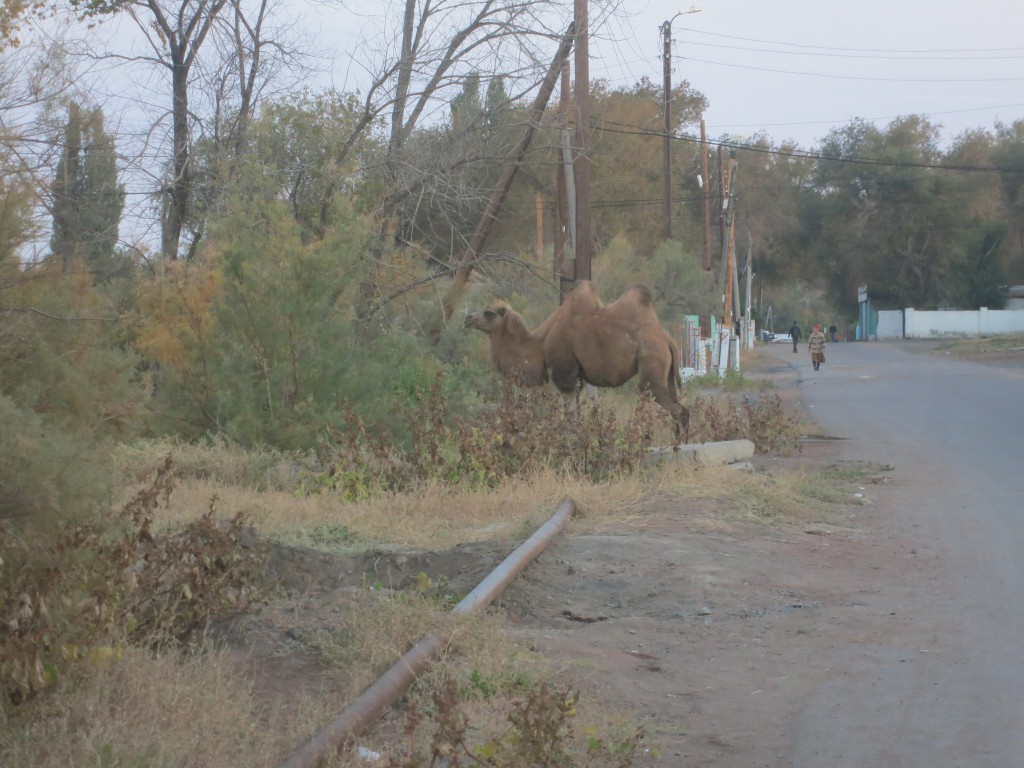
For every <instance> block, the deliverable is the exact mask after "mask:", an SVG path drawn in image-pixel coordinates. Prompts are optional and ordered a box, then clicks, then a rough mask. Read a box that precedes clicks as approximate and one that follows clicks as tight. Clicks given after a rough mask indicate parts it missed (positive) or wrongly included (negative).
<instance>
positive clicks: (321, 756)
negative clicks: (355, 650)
mask: <svg viewBox="0 0 1024 768" xmlns="http://www.w3.org/2000/svg"><path fill="white" fill-rule="evenodd" d="M575 511H576V504H575V502H574V501H573V500H572V499H565V500H564V501H563V502H562V503H561V504H560V505H559V507H558V510H557V511H556V512H555V514H554V515H553V516H552V517H551V519H550V520H548V521H547V522H546V523H544V525H542V526H541V527H540V528H538V529H537V530H536V531H535V532H534V534H533V535H532V536H531V537H530V538H529V539H527V540H526V541H524V542H523V543H522V544H520V545H519V546H518V547H517V548H516V549H515V551H514V552H512V554H510V555H509V556H508V557H506V558H505V559H504V560H503V561H502V562H501V564H500V565H499V566H498V567H497V568H495V569H494V570H493V571H491V573H490V574H488V576H487V578H485V579H484V580H483V581H481V582H480V583H479V584H478V585H477V586H476V588H475V589H474V590H473V591H472V592H470V593H469V594H468V595H466V596H465V597H464V598H463V599H462V601H461V602H460V603H459V604H458V605H456V606H455V607H454V608H453V609H452V612H453V613H473V612H474V611H477V610H479V609H481V608H486V607H487V606H488V605H490V604H491V603H492V602H493V601H494V599H495V598H496V597H498V596H499V595H500V594H501V593H502V592H503V591H504V590H505V587H507V586H508V585H509V584H510V583H511V582H512V580H513V579H514V578H515V577H516V576H518V575H519V574H520V573H521V572H522V570H523V569H524V568H525V567H526V566H527V565H529V563H530V561H532V560H533V559H534V558H535V557H537V555H539V554H540V553H541V552H542V551H544V548H545V547H547V545H548V544H550V543H551V541H552V540H553V539H554V538H555V536H557V535H558V534H559V533H561V532H562V530H563V529H564V528H565V524H566V523H567V522H568V521H569V518H570V517H572V515H573V514H574V513H575ZM446 642H447V638H446V637H444V636H442V635H430V636H428V637H425V638H423V639H422V640H420V641H419V642H418V643H416V645H414V646H413V647H412V648H411V649H410V650H409V651H407V652H406V654H405V655H404V656H402V658H401V659H399V660H398V662H397V663H396V664H395V665H394V666H392V667H391V669H389V670H388V671H387V672H385V673H384V674H383V675H382V676H381V677H380V678H379V679H378V680H377V682H375V683H374V684H373V685H371V686H370V687H369V688H367V689H366V690H365V691H363V693H362V694H360V696H359V698H357V699H356V700H355V701H354V702H352V703H351V704H350V705H349V706H348V707H346V708H345V710H344V711H343V712H342V713H341V714H340V715H338V717H337V718H335V719H334V720H333V721H332V722H330V723H328V724H327V726H325V727H324V728H323V729H322V730H321V731H320V732H319V733H318V734H316V735H315V736H314V737H313V738H312V739H310V740H309V741H308V742H306V744H305V745H304V746H303V747H302V749H300V750H299V751H298V752H297V753H295V754H294V755H293V756H292V757H291V758H290V759H289V760H288V761H287V762H285V763H283V764H282V765H281V768H322V766H323V765H325V764H326V762H327V760H328V759H329V757H330V756H331V754H332V753H338V752H340V751H341V750H342V749H344V748H345V746H346V745H348V744H349V743H351V741H352V740H353V739H354V738H355V737H356V736H357V735H358V734H359V733H360V732H361V731H363V730H364V729H365V728H367V727H368V726H369V725H371V724H372V723H373V722H374V721H375V720H376V719H377V718H378V717H380V716H381V714H383V712H384V710H386V709H387V708H388V707H389V706H391V704H392V703H393V702H394V701H395V699H397V698H398V697H399V696H401V695H402V694H403V693H404V692H405V690H406V689H407V688H408V687H409V686H410V685H412V682H413V681H414V680H415V679H416V677H417V676H418V675H419V674H420V673H421V672H423V671H424V670H426V669H427V668H428V667H429V666H430V663H431V661H433V660H434V659H435V658H436V657H437V656H438V655H439V654H440V652H441V650H442V649H443V648H444V646H445V643H446Z"/></svg>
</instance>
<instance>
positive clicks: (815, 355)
mask: <svg viewBox="0 0 1024 768" xmlns="http://www.w3.org/2000/svg"><path fill="white" fill-rule="evenodd" d="M807 349H808V351H809V352H810V353H811V362H812V363H813V364H814V370H816V371H818V370H821V364H822V363H824V362H825V334H824V333H822V332H821V326H820V325H816V326H814V330H813V331H812V332H811V335H810V337H808V339H807Z"/></svg>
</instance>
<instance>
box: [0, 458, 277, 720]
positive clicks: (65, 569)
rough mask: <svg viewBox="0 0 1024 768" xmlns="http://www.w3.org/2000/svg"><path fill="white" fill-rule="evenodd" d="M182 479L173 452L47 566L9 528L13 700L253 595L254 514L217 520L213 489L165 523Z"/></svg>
mask: <svg viewBox="0 0 1024 768" xmlns="http://www.w3.org/2000/svg"><path fill="white" fill-rule="evenodd" d="M173 486H174V474H173V471H172V464H171V460H170V458H169V457H168V458H167V459H166V460H165V461H164V464H163V466H161V467H160V468H159V469H158V470H157V472H156V475H155V477H154V479H153V481H152V483H151V484H150V486H149V487H148V488H144V489H143V490H141V491H139V492H138V493H137V494H136V495H135V497H134V498H133V499H132V500H131V501H129V502H128V503H127V504H126V505H125V506H124V507H123V508H122V509H121V510H119V511H118V512H115V513H114V514H113V515H112V519H111V520H110V521H107V522H106V523H105V524H104V525H100V524H99V523H95V524H91V525H76V526H69V527H67V528H66V529H65V530H64V531H63V532H62V533H60V534H59V535H58V536H57V538H56V539H55V541H54V542H53V543H52V544H51V545H50V547H49V550H50V559H49V562H48V563H47V564H46V565H45V566H43V567H33V566H32V565H31V563H29V562H26V561H25V560H24V559H23V558H19V554H20V553H21V551H22V550H25V549H27V544H26V543H25V542H23V541H20V540H19V539H17V538H16V537H15V536H13V535H12V534H10V533H9V532H7V531H5V532H4V536H3V539H2V541H0V545H2V555H0V615H2V616H3V617H4V620H3V621H2V622H0V681H2V682H3V684H4V688H5V690H6V691H7V693H8V697H9V701H10V703H11V704H15V705H17V704H19V703H21V702H23V701H24V700H25V699H27V698H28V697H30V696H31V695H32V694H34V693H36V692H38V691H39V690H41V689H42V688H44V687H47V686H48V685H52V684H53V683H54V682H55V681H56V679H57V677H58V676H59V673H60V671H61V669H62V668H63V667H64V666H66V665H67V664H68V663H70V662H73V661H76V660H79V659H83V658H88V659H93V658H95V657H96V656H97V655H99V656H110V655H116V653H117V651H116V649H115V646H116V645H117V644H119V643H122V642H124V643H130V644H141V645H146V646H159V645H163V644H165V643H167V642H169V641H173V640H174V639H175V638H178V637H180V636H182V635H183V634H184V633H185V632H186V631H188V630H190V629H192V628H193V627H196V626H199V625H201V624H204V623H205V622H206V621H207V620H208V619H209V618H210V617H212V616H215V615H219V614H223V613H225V612H227V611H233V610H242V609H244V607H245V606H246V605H247V604H248V602H249V600H250V599H251V597H252V590H253V583H254V580H255V575H256V573H257V571H258V569H259V567H260V564H261V553H260V551H259V549H258V548H257V547H250V546H243V545H242V542H243V541H244V542H248V541H249V540H250V539H251V538H252V537H251V536H250V535H249V534H248V532H247V526H246V521H245V517H244V516H243V515H237V516H235V517H234V518H233V519H231V520H230V521H228V522H226V523H220V522H218V521H216V520H215V518H214V514H215V510H216V499H214V500H213V501H211V503H210V507H209V509H208V510H207V511H206V513H204V514H203V515H202V516H200V517H199V518H198V519H196V520H194V521H193V522H192V523H190V524H189V525H188V526H186V527H185V529H184V530H182V531H181V532H179V533H177V534H173V535H172V534H170V533H166V532H164V533H159V532H156V531H154V530H153V524H154V514H155V510H156V509H157V508H158V507H159V506H160V505H161V504H163V503H166V500H167V499H168V498H169V496H170V493H171V491H172V489H173ZM18 563H20V565H16V564H18Z"/></svg>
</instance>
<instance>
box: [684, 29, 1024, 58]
mask: <svg viewBox="0 0 1024 768" xmlns="http://www.w3.org/2000/svg"><path fill="white" fill-rule="evenodd" d="M679 29H680V30H681V31H684V32H693V33H694V34H697V35H708V36H709V37H721V38H726V39H729V40H741V41H743V42H746V43H759V44H762V45H782V46H788V47H790V48H814V49H817V50H823V51H847V52H850V53H883V54H894V53H907V54H916V53H1000V52H1003V51H1021V52H1024V48H909V49H898V48H896V49H893V48H838V47H831V46H826V45H805V44H802V43H787V42H780V41H778V40H760V39H758V38H755V37H738V36H736V35H723V34H720V33H718V32H706V31H704V30H700V29H692V28H690V27H680V28H679Z"/></svg>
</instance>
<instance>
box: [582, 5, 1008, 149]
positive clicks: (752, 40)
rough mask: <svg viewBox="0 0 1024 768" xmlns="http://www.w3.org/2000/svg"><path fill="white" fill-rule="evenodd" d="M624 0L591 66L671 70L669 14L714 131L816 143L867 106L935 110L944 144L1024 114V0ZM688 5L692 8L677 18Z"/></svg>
mask: <svg viewBox="0 0 1024 768" xmlns="http://www.w3.org/2000/svg"><path fill="white" fill-rule="evenodd" d="M693 7H695V6H694V5H692V4H691V3H689V2H686V1H685V0H684V2H676V1H675V0H625V8H626V10H627V13H626V15H625V17H624V18H615V19H610V20H608V21H607V22H606V24H605V26H604V27H603V28H602V29H600V30H599V31H598V32H597V35H596V39H595V40H594V41H593V42H592V43H591V57H592V60H591V69H590V73H591V78H592V79H597V78H604V79H607V80H609V81H611V82H613V83H616V84H628V83H631V82H635V81H637V80H638V79H639V78H640V77H641V76H642V75H647V76H648V77H649V78H650V79H651V80H652V81H653V82H655V83H657V84H660V83H661V81H662V64H661V58H660V54H661V49H662V43H661V31H660V27H661V25H662V24H663V23H664V22H665V21H668V20H670V19H673V17H675V18H674V20H673V21H672V24H671V27H672V39H673V44H672V51H673V72H672V81H673V83H674V84H675V83H678V82H682V81H683V80H686V81H688V82H689V83H690V85H691V87H693V88H694V89H696V90H698V91H700V92H701V93H703V94H704V95H705V96H706V97H707V99H708V101H709V102H710V105H709V108H708V110H707V112H706V114H705V123H706V125H707V133H708V137H709V138H711V139H716V138H719V137H720V136H722V135H724V134H728V135H730V136H736V137H742V136H749V135H751V134H753V133H755V132H757V131H759V130H764V131H766V132H767V133H768V135H769V136H771V137H772V138H773V139H774V140H775V141H776V143H779V142H780V141H781V140H784V139H793V140H795V141H796V143H797V144H799V145H800V146H801V147H804V148H810V147H812V146H814V145H816V144H817V143H818V142H819V141H820V140H821V139H822V138H824V137H825V136H826V135H827V134H828V132H829V131H830V130H831V129H832V128H835V127H841V126H843V125H846V124H847V123H849V122H850V121H851V120H852V119H854V118H862V119H865V120H868V121H869V122H872V123H874V124H875V125H877V126H878V127H880V128H884V127H885V126H886V125H888V124H889V123H890V122H891V121H892V120H893V119H894V118H896V117H898V116H905V115H910V114H914V115H925V116H927V117H928V118H929V119H930V120H931V121H932V122H933V123H935V124H939V125H941V139H942V142H943V144H946V143H948V142H950V141H952V140H953V139H954V138H955V137H956V136H957V135H958V134H960V133H961V132H963V131H965V130H971V129H977V128H981V129H984V130H987V131H990V132H991V131H993V130H994V126H995V124H996V122H997V121H999V122H1002V123H1004V124H1007V125H1009V124H1012V123H1013V122H1014V121H1015V120H1021V119H1024V35H1022V34H1021V32H1022V30H1024V4H1022V3H1020V2H1019V0H974V2H971V3H965V4H964V5H962V6H961V5H959V4H954V3H939V2H935V0H858V2H856V3H853V2H846V1H845V0H816V1H808V0H699V2H698V3H697V5H696V7H697V8H700V11H699V12H697V13H687V11H689V10H690V9H691V8H693ZM680 12H682V15H679V16H675V14H676V13H680Z"/></svg>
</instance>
